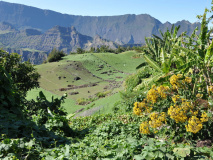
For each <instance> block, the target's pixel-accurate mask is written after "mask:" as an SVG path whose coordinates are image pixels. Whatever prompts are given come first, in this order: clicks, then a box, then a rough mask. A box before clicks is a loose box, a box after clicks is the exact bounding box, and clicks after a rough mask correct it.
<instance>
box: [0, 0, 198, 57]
mask: <svg viewBox="0 0 213 160" xmlns="http://www.w3.org/2000/svg"><path fill="white" fill-rule="evenodd" d="M0 15H1V16H0V22H4V23H2V24H3V25H2V24H1V26H0V33H1V35H0V44H1V46H4V47H9V48H30V49H34V50H39V51H45V52H49V51H50V50H51V49H52V48H53V47H56V48H59V49H63V50H64V51H66V52H67V53H69V51H74V50H76V48H78V47H81V48H84V49H87V48H89V47H91V46H92V47H97V46H99V45H101V44H102V45H108V46H110V47H112V48H114V47H116V44H115V43H113V42H116V43H117V44H119V45H122V44H140V43H144V42H145V40H144V38H145V37H150V36H151V35H152V34H156V35H159V29H160V30H162V31H163V32H164V31H165V30H166V29H167V28H171V26H172V24H171V23H169V22H166V23H164V24H163V23H161V22H160V21H159V20H157V19H155V18H153V17H151V16H150V15H147V14H141V15H134V14H133V15H131V14H127V15H121V16H100V17H92V16H76V15H68V14H61V13H58V12H54V11H50V10H42V9H39V8H35V7H30V6H25V5H21V4H15V3H8V2H3V1H0ZM178 25H181V28H180V30H179V32H180V33H182V32H184V31H187V34H191V33H192V31H193V30H194V29H195V27H200V23H193V24H192V23H190V22H188V21H185V20H183V21H179V22H177V23H175V26H178ZM72 26H74V27H72ZM97 35H99V36H100V37H99V36H97ZM101 37H102V38H103V39H102V38H101ZM106 39H107V40H109V41H107V40H106ZM110 41H113V42H110Z"/></svg>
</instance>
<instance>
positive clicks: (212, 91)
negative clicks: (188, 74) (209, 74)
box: [208, 86, 213, 94]
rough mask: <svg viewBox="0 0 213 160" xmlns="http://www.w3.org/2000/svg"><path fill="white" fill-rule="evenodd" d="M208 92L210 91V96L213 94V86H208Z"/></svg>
mask: <svg viewBox="0 0 213 160" xmlns="http://www.w3.org/2000/svg"><path fill="white" fill-rule="evenodd" d="M208 90H209V91H208V92H209V94H210V92H211V93H213V86H208Z"/></svg>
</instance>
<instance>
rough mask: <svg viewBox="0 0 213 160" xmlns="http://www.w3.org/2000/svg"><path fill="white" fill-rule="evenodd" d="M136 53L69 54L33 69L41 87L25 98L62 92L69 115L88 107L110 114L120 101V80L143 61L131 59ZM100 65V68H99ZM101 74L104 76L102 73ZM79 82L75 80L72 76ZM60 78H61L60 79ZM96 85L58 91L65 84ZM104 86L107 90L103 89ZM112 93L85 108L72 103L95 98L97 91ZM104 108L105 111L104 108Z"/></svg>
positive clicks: (64, 86)
mask: <svg viewBox="0 0 213 160" xmlns="http://www.w3.org/2000/svg"><path fill="white" fill-rule="evenodd" d="M134 54H136V53H135V52H134V51H129V52H125V53H121V54H113V53H87V54H80V55H78V54H75V55H68V56H66V57H64V58H63V60H61V61H59V62H53V63H47V64H42V65H38V66H36V68H37V69H38V72H39V73H40V74H41V79H40V86H41V88H40V89H38V90H32V91H30V92H29V93H28V97H27V98H28V99H31V98H32V97H36V96H37V95H38V92H39V91H41V90H42V91H44V93H45V95H47V97H49V98H50V97H51V95H54V97H55V96H56V95H57V96H62V95H63V94H64V93H65V92H66V93H68V97H67V100H66V101H65V104H64V107H65V108H66V110H67V112H68V113H73V112H75V111H76V110H79V109H81V108H85V109H86V108H89V107H90V106H93V107H98V106H101V105H105V106H106V105H108V106H107V107H104V108H105V109H104V111H101V112H102V113H103V112H107V113H108V112H111V111H112V107H113V105H114V103H115V102H116V101H118V100H120V96H119V93H118V91H120V90H122V82H123V80H124V79H125V78H126V77H127V76H128V75H129V74H131V73H134V72H135V68H136V66H138V65H139V64H140V63H141V62H142V61H143V59H132V56H133V55H134ZM100 66H102V67H100ZM103 73H104V74H103ZM77 76H78V77H80V78H81V79H80V80H78V81H75V80H74V78H75V77H77ZM59 77H61V79H59ZM90 83H97V84H98V85H97V86H93V87H84V88H78V89H72V90H68V91H59V89H60V88H67V87H68V85H75V86H79V85H83V84H90ZM104 87H107V89H104ZM106 90H112V93H113V95H112V96H108V97H106V98H101V99H99V100H97V101H95V102H93V103H95V105H93V103H90V104H89V105H86V106H79V105H76V104H75V101H76V100H77V99H79V98H88V97H91V96H95V94H96V93H97V92H103V91H106ZM76 91H77V92H79V94H77V95H69V93H70V92H76ZM106 108H107V109H106Z"/></svg>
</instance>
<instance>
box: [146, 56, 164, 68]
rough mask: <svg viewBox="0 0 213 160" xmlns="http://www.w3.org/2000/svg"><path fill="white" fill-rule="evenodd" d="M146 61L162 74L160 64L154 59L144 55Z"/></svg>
mask: <svg viewBox="0 0 213 160" xmlns="http://www.w3.org/2000/svg"><path fill="white" fill-rule="evenodd" d="M143 57H144V59H145V60H146V62H147V63H148V64H149V65H150V66H151V67H152V68H154V69H155V70H157V71H159V72H162V70H161V68H160V66H159V65H158V64H156V63H155V62H154V61H153V60H152V59H150V58H149V57H148V56H146V55H143Z"/></svg>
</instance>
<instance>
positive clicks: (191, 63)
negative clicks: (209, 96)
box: [176, 10, 213, 94]
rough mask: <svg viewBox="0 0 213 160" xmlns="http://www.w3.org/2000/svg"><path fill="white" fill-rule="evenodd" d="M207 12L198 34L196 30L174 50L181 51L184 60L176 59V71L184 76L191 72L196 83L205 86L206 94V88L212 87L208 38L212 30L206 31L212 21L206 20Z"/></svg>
mask: <svg viewBox="0 0 213 160" xmlns="http://www.w3.org/2000/svg"><path fill="white" fill-rule="evenodd" d="M207 12H208V10H205V12H204V14H203V16H201V17H202V22H201V29H200V34H199V35H196V34H195V33H196V31H197V29H195V31H194V32H193V34H192V36H191V37H185V39H184V43H182V44H183V45H182V46H176V49H178V50H181V52H183V53H184V54H185V58H183V59H181V58H180V55H176V56H179V57H178V58H179V59H178V60H179V61H178V63H181V64H183V65H179V66H178V69H179V70H180V71H181V72H182V73H183V74H186V73H188V72H189V71H192V72H193V74H194V76H195V77H196V79H197V80H196V81H197V82H199V83H203V84H204V85H205V86H206V90H207V92H208V86H212V78H213V73H212V71H211V69H212V67H213V63H212V62H213V42H210V40H209V37H210V34H211V33H212V31H213V29H210V30H208V23H209V22H210V20H211V19H212V17H210V18H206V15H207ZM198 88H199V87H196V84H195V85H194V93H195V94H196V93H197V91H196V90H197V89H198Z"/></svg>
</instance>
